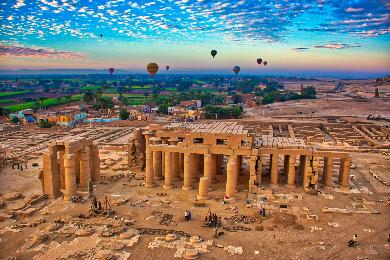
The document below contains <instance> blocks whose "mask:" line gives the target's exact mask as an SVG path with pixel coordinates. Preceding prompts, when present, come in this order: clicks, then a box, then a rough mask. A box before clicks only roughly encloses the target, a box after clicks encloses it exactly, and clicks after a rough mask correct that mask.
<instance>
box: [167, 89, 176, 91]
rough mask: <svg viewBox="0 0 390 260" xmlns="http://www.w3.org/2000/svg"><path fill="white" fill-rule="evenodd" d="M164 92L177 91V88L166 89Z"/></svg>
mask: <svg viewBox="0 0 390 260" xmlns="http://www.w3.org/2000/svg"><path fill="white" fill-rule="evenodd" d="M165 90H168V91H177V88H166V89H165Z"/></svg>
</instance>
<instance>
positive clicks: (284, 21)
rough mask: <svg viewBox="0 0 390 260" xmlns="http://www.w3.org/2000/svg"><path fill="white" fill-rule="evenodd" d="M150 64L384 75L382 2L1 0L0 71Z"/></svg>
mask: <svg viewBox="0 0 390 260" xmlns="http://www.w3.org/2000/svg"><path fill="white" fill-rule="evenodd" d="M100 35H102V37H101V36H100ZM211 50H217V52H218V53H217V55H216V56H215V58H213V57H212V56H211V54H210V51H211ZM258 58H262V60H263V61H267V63H268V64H267V65H266V66H264V65H263V64H260V65H259V64H257V62H256V60H257V59H258ZM151 62H154V63H157V64H158V65H159V67H160V70H159V72H158V73H165V74H166V73H188V74H191V73H194V74H200V73H207V74H211V73H223V74H230V73H231V74H233V73H234V72H233V67H234V66H240V68H241V71H240V72H239V74H243V75H306V76H356V77H368V76H387V75H390V1H388V0H353V1H348V0H342V1H341V0H301V1H294V0H292V1H287V0H286V1H284V0H274V1H269V0H264V1H259V0H257V1H255V0H241V1H210V0H196V1H192V0H181V1H174V0H146V1H125V0H117V1H97V0H57V1H56V0H54V1H46V0H39V1H36V0H12V1H11V0H2V1H0V70H19V69H31V70H36V69H107V73H109V72H108V69H109V68H111V67H112V68H116V69H122V70H127V71H128V72H129V73H147V71H146V66H147V64H148V63H151ZM167 65H168V66H170V70H169V72H167V71H166V70H165V66H167Z"/></svg>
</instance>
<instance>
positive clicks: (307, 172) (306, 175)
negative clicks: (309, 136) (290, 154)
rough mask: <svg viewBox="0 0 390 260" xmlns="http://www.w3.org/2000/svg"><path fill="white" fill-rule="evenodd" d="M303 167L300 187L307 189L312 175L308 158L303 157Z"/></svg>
mask: <svg viewBox="0 0 390 260" xmlns="http://www.w3.org/2000/svg"><path fill="white" fill-rule="evenodd" d="M313 161H314V160H313ZM303 166H304V167H303V169H302V186H303V187H304V188H307V187H309V184H310V178H311V177H312V173H313V171H312V168H311V166H310V156H307V155H305V156H304V157H303ZM313 166H314V165H313Z"/></svg>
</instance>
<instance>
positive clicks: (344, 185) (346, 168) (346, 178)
mask: <svg viewBox="0 0 390 260" xmlns="http://www.w3.org/2000/svg"><path fill="white" fill-rule="evenodd" d="M342 166H343V168H344V173H343V180H342V182H341V187H340V189H342V190H349V189H350V188H349V170H350V168H351V158H347V159H345V160H344V165H340V167H342Z"/></svg>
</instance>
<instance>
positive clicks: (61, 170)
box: [59, 149, 65, 189]
mask: <svg viewBox="0 0 390 260" xmlns="http://www.w3.org/2000/svg"><path fill="white" fill-rule="evenodd" d="M59 153H60V163H59V171H60V180H61V189H65V167H64V154H65V149H62V150H59Z"/></svg>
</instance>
